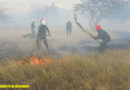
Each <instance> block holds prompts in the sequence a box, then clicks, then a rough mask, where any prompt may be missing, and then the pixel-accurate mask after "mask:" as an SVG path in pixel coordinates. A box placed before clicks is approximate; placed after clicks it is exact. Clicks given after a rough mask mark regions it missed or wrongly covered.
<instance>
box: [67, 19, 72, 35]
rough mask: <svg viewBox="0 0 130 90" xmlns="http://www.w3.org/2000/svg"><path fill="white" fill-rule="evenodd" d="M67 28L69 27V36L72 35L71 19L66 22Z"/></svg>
mask: <svg viewBox="0 0 130 90" xmlns="http://www.w3.org/2000/svg"><path fill="white" fill-rule="evenodd" d="M66 29H67V36H71V32H72V23H71V21H68V22H67V23H66Z"/></svg>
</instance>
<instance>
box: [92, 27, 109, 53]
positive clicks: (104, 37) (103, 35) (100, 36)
mask: <svg viewBox="0 0 130 90" xmlns="http://www.w3.org/2000/svg"><path fill="white" fill-rule="evenodd" d="M94 39H102V42H101V43H100V47H99V49H100V51H103V50H105V48H106V45H107V44H108V42H110V40H111V37H110V36H109V34H108V33H107V32H106V31H104V30H102V29H99V30H98V36H97V37H94Z"/></svg>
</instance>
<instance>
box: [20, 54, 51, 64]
mask: <svg viewBox="0 0 130 90" xmlns="http://www.w3.org/2000/svg"><path fill="white" fill-rule="evenodd" d="M23 62H24V63H23ZM18 63H19V64H26V63H27V62H25V61H19V62H18ZM50 63H53V61H52V60H51V59H49V58H45V59H39V58H38V57H36V56H32V57H30V58H29V64H30V65H42V66H43V65H47V64H50Z"/></svg>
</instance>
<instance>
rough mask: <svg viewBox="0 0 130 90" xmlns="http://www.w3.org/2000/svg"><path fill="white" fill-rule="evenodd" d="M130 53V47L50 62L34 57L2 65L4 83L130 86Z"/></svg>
mask: <svg viewBox="0 0 130 90" xmlns="http://www.w3.org/2000/svg"><path fill="white" fill-rule="evenodd" d="M129 54H130V51H129V50H127V51H126V50H124V51H123V50H122V51H120V50H119V51H107V52H105V53H102V54H99V55H97V56H93V55H92V56H89V57H88V56H83V55H74V56H63V57H61V58H58V59H57V60H54V59H52V58H51V59H49V62H48V61H47V62H46V59H41V58H37V57H31V58H28V59H27V61H28V63H27V62H25V63H26V64H22V65H21V64H17V62H12V63H10V64H9V65H8V66H1V67H0V84H29V85H30V86H31V87H30V90H130V56H129ZM31 61H33V62H35V61H36V62H35V64H34V63H33V64H31ZM50 61H51V62H53V63H50ZM39 62H46V63H47V64H46V65H44V64H43V65H41V64H39Z"/></svg>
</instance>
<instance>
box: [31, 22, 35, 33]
mask: <svg viewBox="0 0 130 90" xmlns="http://www.w3.org/2000/svg"><path fill="white" fill-rule="evenodd" d="M31 30H32V35H34V34H35V22H34V21H33V22H32V23H31Z"/></svg>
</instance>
